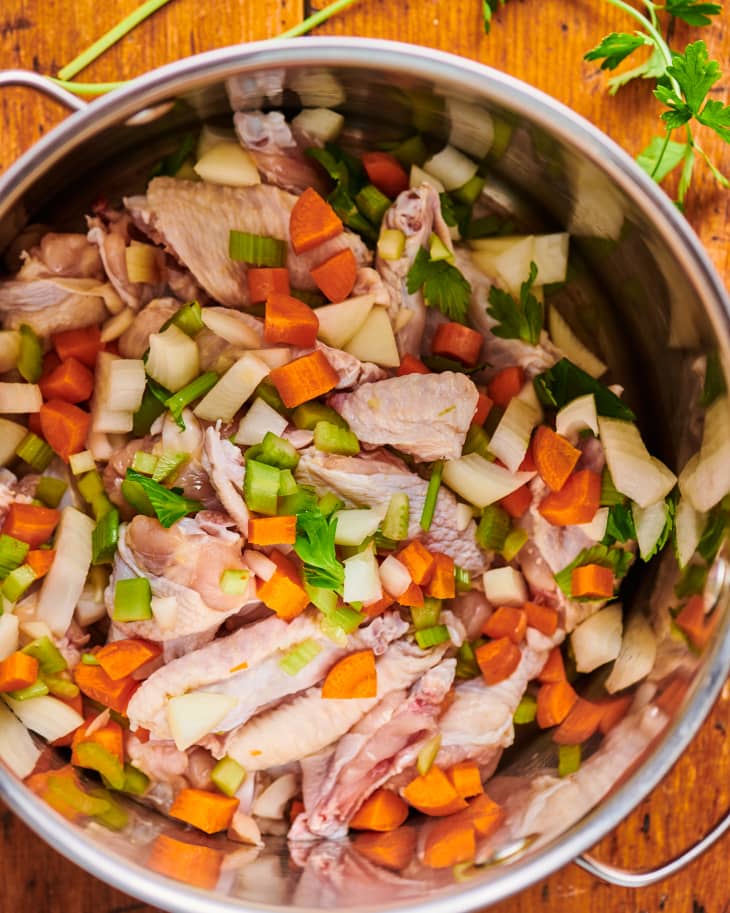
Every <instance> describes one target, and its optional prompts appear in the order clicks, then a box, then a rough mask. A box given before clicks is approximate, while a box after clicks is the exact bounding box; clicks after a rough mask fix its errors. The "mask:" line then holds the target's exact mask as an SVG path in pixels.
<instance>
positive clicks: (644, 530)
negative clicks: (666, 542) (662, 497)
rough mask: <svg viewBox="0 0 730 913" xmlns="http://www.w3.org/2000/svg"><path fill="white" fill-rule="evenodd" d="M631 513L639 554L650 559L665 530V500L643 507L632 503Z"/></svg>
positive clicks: (645, 558) (645, 559) (646, 559)
mask: <svg viewBox="0 0 730 913" xmlns="http://www.w3.org/2000/svg"><path fill="white" fill-rule="evenodd" d="M631 513H632V515H633V518H634V526H635V528H636V541H637V542H638V544H639V554H640V555H641V557H642V558H643V559H644V561H648V559H649V556H650V555H651V554H652V553H653V552H654V550H655V548H656V544H657V542H658V541H659V537H660V536H661V534H662V532H663V531H664V527H665V525H666V522H667V511H666V506H665V503H664V501H657V502H656V503H655V504H650V505H649V507H646V508H641V507H639V506H638V505H637V504H632V505H631Z"/></svg>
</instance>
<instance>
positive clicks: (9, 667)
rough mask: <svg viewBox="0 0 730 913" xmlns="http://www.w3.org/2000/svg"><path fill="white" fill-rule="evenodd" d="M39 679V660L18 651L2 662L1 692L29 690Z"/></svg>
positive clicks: (0, 668) (0, 670) (0, 663)
mask: <svg viewBox="0 0 730 913" xmlns="http://www.w3.org/2000/svg"><path fill="white" fill-rule="evenodd" d="M37 678H38V660H37V659H36V658H35V657H34V656H28V654H27V653H21V652H20V651H17V652H15V653H11V654H10V656H8V657H7V659H4V660H2V662H0V691H18V690H19V689H20V688H27V687H28V685H32V684H33V682H34V681H36V679H37Z"/></svg>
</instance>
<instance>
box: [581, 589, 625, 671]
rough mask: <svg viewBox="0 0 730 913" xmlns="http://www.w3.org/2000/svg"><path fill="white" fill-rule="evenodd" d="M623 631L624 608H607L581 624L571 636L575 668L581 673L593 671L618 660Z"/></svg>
mask: <svg viewBox="0 0 730 913" xmlns="http://www.w3.org/2000/svg"><path fill="white" fill-rule="evenodd" d="M622 628H623V621H622V612H621V606H620V605H619V604H618V603H614V604H613V605H610V606H606V608H605V609H601V610H600V611H599V612H596V614H595V615H591V616H590V618H587V619H586V620H585V621H583V622H581V623H580V624H579V625H578V627H577V628H575V630H574V631H573V633H572V634H571V635H570V643H571V645H572V647H573V654H574V656H575V665H576V668H577V669H578V671H579V672H592V671H593V670H594V669H597V668H598V667H599V666H603V665H604V664H605V663H610V662H611V660H612V659H616V657H617V656H618V655H619V652H620V650H621V632H622Z"/></svg>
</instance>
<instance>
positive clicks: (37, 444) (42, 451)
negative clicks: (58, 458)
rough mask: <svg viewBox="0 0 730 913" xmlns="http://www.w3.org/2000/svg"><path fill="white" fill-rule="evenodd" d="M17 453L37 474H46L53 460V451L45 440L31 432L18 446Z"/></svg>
mask: <svg viewBox="0 0 730 913" xmlns="http://www.w3.org/2000/svg"><path fill="white" fill-rule="evenodd" d="M15 453H16V454H17V456H19V457H20V459H21V460H23V461H24V462H26V463H27V464H28V465H29V466H30V468H31V469H33V470H35V472H45V470H46V469H47V468H48V464H49V463H50V462H51V460H52V459H53V450H52V449H51V448H50V447H49V446H48V444H46V442H45V441H44V440H43V438H41V437H38V435H37V434H33V432H32V431H29V432H28V433H27V434H26V436H25V437H24V438H23V440H22V441H21V442H20V443H19V444H18V446H17V448H16V450H15Z"/></svg>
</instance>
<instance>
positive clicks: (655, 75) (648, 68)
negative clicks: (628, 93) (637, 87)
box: [608, 42, 667, 95]
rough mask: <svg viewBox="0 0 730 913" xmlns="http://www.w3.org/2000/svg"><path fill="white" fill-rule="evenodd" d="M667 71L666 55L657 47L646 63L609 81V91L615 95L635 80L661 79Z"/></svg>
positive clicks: (618, 74)
mask: <svg viewBox="0 0 730 913" xmlns="http://www.w3.org/2000/svg"><path fill="white" fill-rule="evenodd" d="M650 43H651V42H650ZM666 69H667V65H666V62H665V60H664V55H663V54H662V52H661V50H660V49H659V48H658V47H655V48H654V50H653V51H652V52H651V54H650V55H649V57H648V58H647V59H646V60H645V61H644V63H641V64H639V65H638V66H636V67H632V68H631V69H630V70H624V72H623V73H617V74H616V75H615V76H612V77H611V78H610V79H609V80H608V91H609V93H610V94H611V95H615V94H616V93H617V92H618V90H619V89H620V88H621V87H622V86H625V85H626V84H627V83H629V82H631V81H632V80H633V79H660V78H661V77H662V76H664V74H665V73H666Z"/></svg>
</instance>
